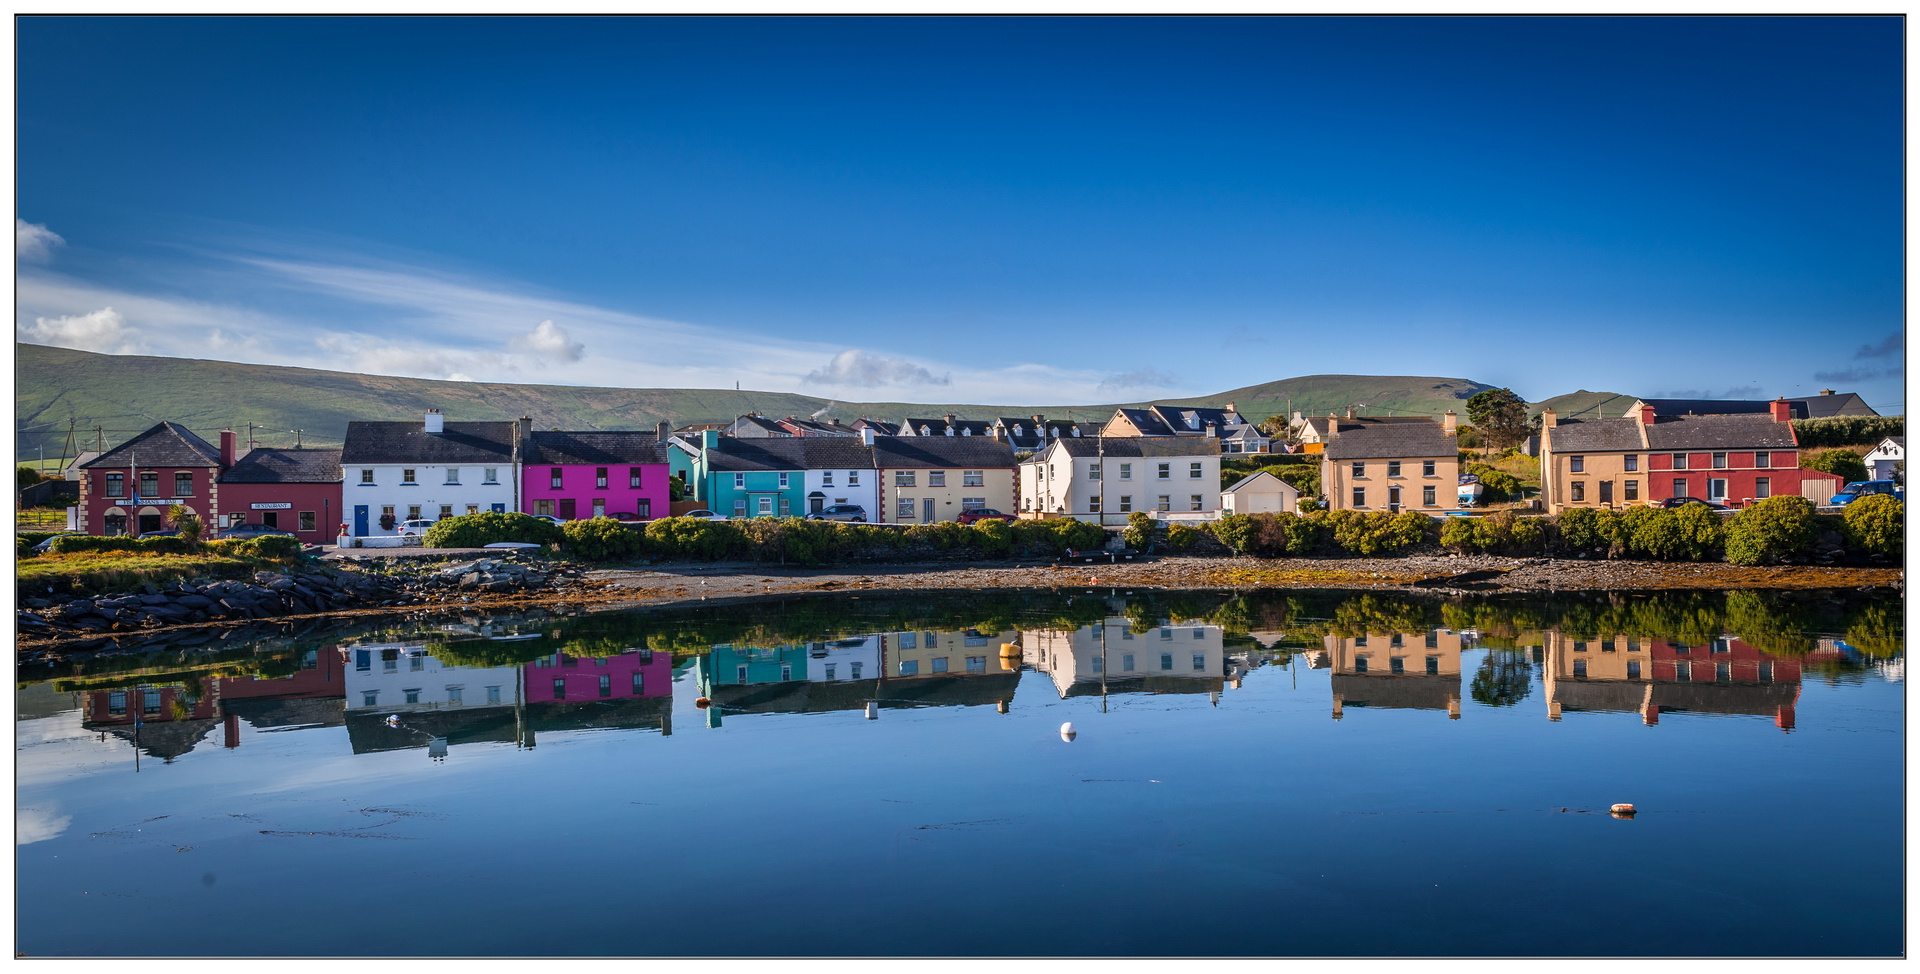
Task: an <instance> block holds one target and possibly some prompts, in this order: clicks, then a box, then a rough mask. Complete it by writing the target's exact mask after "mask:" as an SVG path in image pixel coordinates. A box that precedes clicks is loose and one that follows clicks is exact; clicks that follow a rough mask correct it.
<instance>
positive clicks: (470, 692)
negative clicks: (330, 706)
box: [343, 643, 521, 712]
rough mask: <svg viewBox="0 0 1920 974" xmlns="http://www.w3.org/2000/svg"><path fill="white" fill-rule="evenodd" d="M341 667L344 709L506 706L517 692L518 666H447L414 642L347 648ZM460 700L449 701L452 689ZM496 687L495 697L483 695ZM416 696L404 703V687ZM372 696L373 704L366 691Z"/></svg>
mask: <svg viewBox="0 0 1920 974" xmlns="http://www.w3.org/2000/svg"><path fill="white" fill-rule="evenodd" d="M347 650H348V662H347V664H346V667H345V669H344V671H343V673H344V682H345V684H346V690H347V694H346V695H347V706H346V709H347V710H349V711H355V710H383V711H398V712H407V711H419V710H443V709H467V710H471V709H475V708H480V707H511V706H513V705H514V703H515V702H516V700H517V699H518V694H519V693H520V692H521V686H520V668H519V667H517V666H492V667H466V666H448V665H447V664H445V663H442V662H440V661H439V660H437V659H435V658H433V657H432V656H428V655H426V654H425V653H424V652H422V650H421V649H420V647H418V646H404V645H400V644H394V643H389V644H384V645H364V646H350V647H347ZM456 687H457V688H459V690H460V699H459V700H458V701H455V700H454V699H453V691H454V688H456ZM488 687H498V688H499V697H500V699H499V700H498V701H492V700H489V699H488V698H487V688H488ZM410 689H413V690H418V691H420V692H419V696H418V699H417V700H416V701H415V702H413V703H408V702H407V694H406V691H407V690H410ZM368 693H372V694H373V695H374V697H373V702H371V703H369V702H368V701H367V694H368Z"/></svg>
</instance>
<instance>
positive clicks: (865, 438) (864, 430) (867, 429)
mask: <svg viewBox="0 0 1920 974" xmlns="http://www.w3.org/2000/svg"><path fill="white" fill-rule="evenodd" d="M860 445H861V446H872V445H873V427H871V426H862V427H860Z"/></svg>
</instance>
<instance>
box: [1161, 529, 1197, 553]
mask: <svg viewBox="0 0 1920 974" xmlns="http://www.w3.org/2000/svg"><path fill="white" fill-rule="evenodd" d="M1198 540H1200V532H1198V531H1195V530H1194V529H1192V528H1190V527H1187V526H1186V525H1184V524H1169V525H1167V547H1169V548H1172V549H1173V550H1175V551H1185V550H1187V549H1188V548H1191V547H1193V543H1194V542H1196V541H1198Z"/></svg>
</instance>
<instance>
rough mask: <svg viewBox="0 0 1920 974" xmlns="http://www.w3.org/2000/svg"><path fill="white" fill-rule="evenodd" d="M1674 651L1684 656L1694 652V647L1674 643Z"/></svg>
mask: <svg viewBox="0 0 1920 974" xmlns="http://www.w3.org/2000/svg"><path fill="white" fill-rule="evenodd" d="M1673 651H1674V652H1676V653H1679V654H1681V655H1683V656H1684V655H1686V654H1688V653H1691V652H1693V647H1692V646H1689V645H1687V644H1686V643H1674V644H1673Z"/></svg>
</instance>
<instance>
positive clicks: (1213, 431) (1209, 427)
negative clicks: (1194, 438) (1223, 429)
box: [1207, 423, 1220, 439]
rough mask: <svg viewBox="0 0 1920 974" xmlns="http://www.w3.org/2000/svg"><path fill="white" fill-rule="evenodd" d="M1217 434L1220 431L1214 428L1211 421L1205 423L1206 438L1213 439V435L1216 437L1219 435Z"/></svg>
mask: <svg viewBox="0 0 1920 974" xmlns="http://www.w3.org/2000/svg"><path fill="white" fill-rule="evenodd" d="M1219 435H1220V431H1219V430H1217V429H1215V428H1214V425H1213V424H1212V423H1208V424H1207V438H1208V439H1213V438H1215V437H1217V436H1219Z"/></svg>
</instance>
